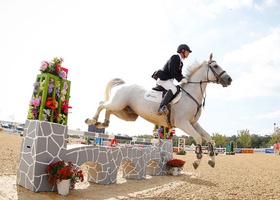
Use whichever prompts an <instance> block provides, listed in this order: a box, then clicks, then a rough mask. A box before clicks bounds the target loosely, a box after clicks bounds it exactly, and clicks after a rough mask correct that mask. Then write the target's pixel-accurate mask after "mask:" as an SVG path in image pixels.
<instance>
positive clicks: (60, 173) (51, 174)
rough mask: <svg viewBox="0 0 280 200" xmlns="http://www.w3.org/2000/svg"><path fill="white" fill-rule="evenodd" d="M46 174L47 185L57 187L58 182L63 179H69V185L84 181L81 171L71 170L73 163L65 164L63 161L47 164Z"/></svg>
mask: <svg viewBox="0 0 280 200" xmlns="http://www.w3.org/2000/svg"><path fill="white" fill-rule="evenodd" d="M46 173H47V175H48V183H50V184H52V185H54V186H57V182H58V181H61V180H65V179H71V183H76V182H78V181H81V182H83V181H84V175H83V172H82V170H75V169H73V163H72V162H68V163H67V164H66V163H65V162H64V160H61V161H57V162H55V163H51V164H49V165H48V166H47V168H46Z"/></svg>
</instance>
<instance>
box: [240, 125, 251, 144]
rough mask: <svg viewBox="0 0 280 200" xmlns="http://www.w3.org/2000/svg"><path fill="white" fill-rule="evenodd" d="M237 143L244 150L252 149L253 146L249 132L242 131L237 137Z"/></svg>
mask: <svg viewBox="0 0 280 200" xmlns="http://www.w3.org/2000/svg"><path fill="white" fill-rule="evenodd" d="M237 137H238V138H237V142H238V144H239V145H240V147H242V148H250V147H251V144H252V136H251V135H250V132H249V130H247V129H246V130H241V131H240V132H239V134H238V136H237Z"/></svg>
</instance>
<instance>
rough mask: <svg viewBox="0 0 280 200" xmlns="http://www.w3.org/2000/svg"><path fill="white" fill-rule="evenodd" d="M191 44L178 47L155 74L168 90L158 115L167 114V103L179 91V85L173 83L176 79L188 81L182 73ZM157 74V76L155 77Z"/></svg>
mask: <svg viewBox="0 0 280 200" xmlns="http://www.w3.org/2000/svg"><path fill="white" fill-rule="evenodd" d="M191 52H192V51H191V50H190V48H189V46H188V45H186V44H181V45H179V46H178V48H177V53H178V54H175V55H173V56H171V58H170V59H169V60H168V61H167V62H166V64H165V65H164V66H163V69H162V70H158V71H156V72H155V73H154V74H153V76H152V77H153V78H155V79H156V80H157V85H160V86H162V87H163V88H164V89H166V90H167V92H166V94H165V95H164V97H163V98H162V101H161V103H160V106H159V108H158V113H157V114H158V115H167V114H168V112H169V111H168V108H167V106H166V105H167V104H168V103H169V102H170V101H171V99H172V97H173V96H174V94H175V93H176V92H177V87H176V86H175V84H174V83H173V80H174V79H176V80H177V81H178V82H181V83H187V82H188V81H187V79H186V78H185V77H184V76H183V75H182V68H183V60H184V59H185V58H187V57H188V56H189V53H191ZM154 76H155V77H154Z"/></svg>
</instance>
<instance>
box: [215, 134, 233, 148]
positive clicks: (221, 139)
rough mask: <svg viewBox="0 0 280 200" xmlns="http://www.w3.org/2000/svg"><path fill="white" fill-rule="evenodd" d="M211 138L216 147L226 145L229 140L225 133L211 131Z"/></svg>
mask: <svg viewBox="0 0 280 200" xmlns="http://www.w3.org/2000/svg"><path fill="white" fill-rule="evenodd" d="M212 138H213V140H214V141H215V144H216V147H226V144H227V143H228V141H229V140H228V138H227V137H226V136H225V135H220V134H219V133H213V134H212Z"/></svg>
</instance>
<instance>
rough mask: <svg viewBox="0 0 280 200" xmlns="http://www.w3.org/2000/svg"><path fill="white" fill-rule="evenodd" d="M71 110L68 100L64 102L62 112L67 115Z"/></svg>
mask: <svg viewBox="0 0 280 200" xmlns="http://www.w3.org/2000/svg"><path fill="white" fill-rule="evenodd" d="M69 108H72V107H71V106H69V105H68V100H64V101H63V102H62V105H61V110H62V112H64V113H65V114H67V113H68V109H69Z"/></svg>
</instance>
